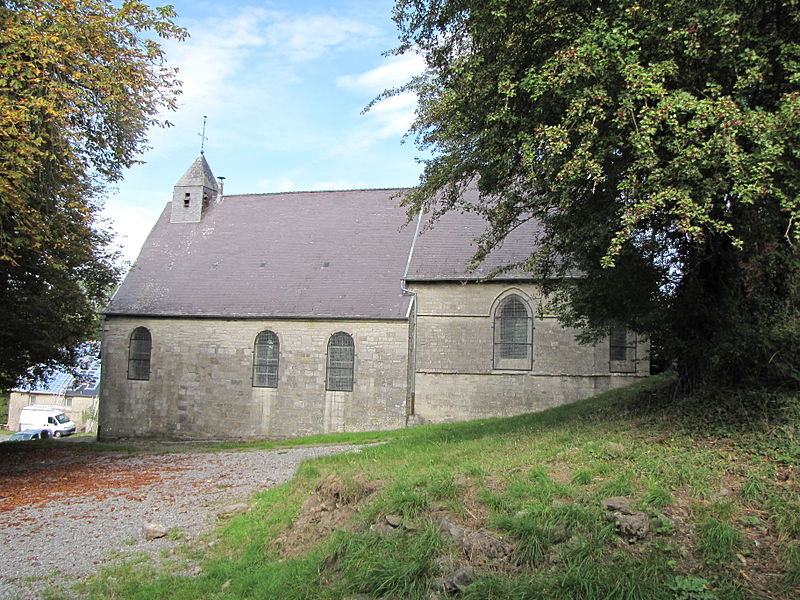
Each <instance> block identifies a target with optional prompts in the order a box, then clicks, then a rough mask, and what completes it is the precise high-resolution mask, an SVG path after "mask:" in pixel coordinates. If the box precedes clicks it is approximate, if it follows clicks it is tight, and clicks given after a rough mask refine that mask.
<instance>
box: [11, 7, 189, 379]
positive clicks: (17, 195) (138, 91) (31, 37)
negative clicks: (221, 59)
mask: <svg viewBox="0 0 800 600" xmlns="http://www.w3.org/2000/svg"><path fill="white" fill-rule="evenodd" d="M174 16H175V13H174V12H173V10H172V8H171V7H164V8H156V9H151V8H149V7H147V6H146V5H144V4H143V3H141V2H138V1H136V0H124V1H123V2H121V3H120V2H112V1H110V0H0V389H3V388H6V387H8V386H9V385H11V384H13V383H14V382H15V381H16V380H17V378H18V377H19V376H21V375H22V374H24V373H25V372H26V370H27V369H28V368H29V367H32V366H37V365H38V366H39V367H48V366H53V365H55V364H59V363H60V364H70V363H71V362H72V361H73V360H74V358H75V348H76V346H77V344H78V343H79V342H80V341H82V340H85V339H87V338H91V337H92V336H94V335H95V333H96V332H95V330H94V328H95V327H96V319H95V315H96V310H97V308H98V307H99V306H100V305H101V304H102V303H103V302H104V300H105V297H106V294H107V291H108V290H109V289H110V288H111V287H112V286H113V284H114V282H115V281H116V278H117V276H118V272H117V268H116V267H115V266H114V256H113V253H112V252H111V250H110V249H109V248H110V246H109V241H110V240H109V235H108V234H107V233H105V232H104V231H103V230H102V229H101V228H100V227H99V224H98V210H99V208H100V199H101V198H102V194H103V191H104V189H105V187H106V186H107V185H108V184H109V183H110V182H113V181H115V180H118V179H119V178H120V177H121V175H122V172H123V170H124V169H125V168H127V167H129V166H130V165H131V164H133V163H134V162H135V159H136V156H137V154H138V153H139V152H140V151H141V150H142V149H143V148H144V144H145V143H146V137H145V136H146V131H147V128H148V127H150V126H152V125H154V124H157V123H159V112H160V111H161V110H163V109H165V108H167V109H168V108H173V107H174V102H175V98H176V94H177V93H178V91H179V89H178V82H177V81H176V79H175V72H174V70H172V69H170V68H168V67H167V66H166V65H165V64H164V61H163V52H162V49H161V48H160V46H159V44H158V42H157V41H156V40H158V38H159V36H160V37H161V38H178V39H181V38H183V37H184V36H185V32H184V30H183V29H181V28H179V27H177V26H176V25H175V24H174V23H173V20H172V19H173V18H174Z"/></svg>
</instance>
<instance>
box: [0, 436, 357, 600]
mask: <svg viewBox="0 0 800 600" xmlns="http://www.w3.org/2000/svg"><path fill="white" fill-rule="evenodd" d="M351 450H356V451H357V448H355V449H354V448H353V447H350V446H326V447H316V448H296V449H291V450H280V451H274V450H273V451H266V450H257V451H248V452H223V453H198V452H193V453H192V452H181V453H177V454H141V453H125V454H120V453H112V452H107V453H99V452H93V451H90V450H89V449H88V448H86V447H84V446H83V444H75V443H69V442H66V441H52V442H45V443H41V444H36V443H31V444H27V443H20V444H9V443H2V444H0V546H1V547H2V548H3V550H2V552H0V598H3V599H4V598H22V599H24V598H39V597H41V593H42V590H43V589H44V588H46V587H48V586H55V587H67V588H68V587H69V586H70V585H71V584H72V583H74V582H75V581H76V580H80V579H82V578H84V577H85V576H87V575H90V574H92V573H94V572H96V571H97V569H98V568H99V567H100V566H102V565H103V564H106V563H108V561H109V560H110V559H109V557H110V556H111V555H114V556H117V557H120V556H121V557H123V558H124V557H125V556H126V555H127V556H133V555H141V554H142V553H143V552H144V553H147V554H149V555H150V556H154V557H158V556H160V555H162V553H163V552H165V551H169V550H170V549H171V548H173V547H174V546H176V545H177V542H174V541H172V540H171V539H170V537H166V538H162V539H159V540H152V541H146V540H145V539H144V538H143V535H142V526H143V524H144V523H149V522H153V523H158V524H160V525H163V526H164V527H166V528H167V529H169V530H172V531H175V532H177V533H179V534H180V535H177V536H172V537H179V538H181V539H183V540H192V539H195V538H197V537H198V536H200V535H202V534H203V533H204V532H207V531H209V530H210V528H211V527H213V525H214V523H215V521H216V517H217V514H218V513H219V512H220V510H221V509H222V508H223V507H224V506H225V505H227V504H230V503H232V502H237V501H243V500H245V501H246V500H247V499H249V498H250V496H252V494H253V493H254V492H256V491H258V490H260V489H264V488H267V487H270V486H273V485H276V484H278V483H283V482H284V481H287V480H288V479H290V478H291V477H292V475H293V474H294V471H295V469H296V468H297V465H298V464H300V462H302V461H303V460H305V459H307V458H313V457H317V456H326V455H330V454H336V453H339V452H344V451H351Z"/></svg>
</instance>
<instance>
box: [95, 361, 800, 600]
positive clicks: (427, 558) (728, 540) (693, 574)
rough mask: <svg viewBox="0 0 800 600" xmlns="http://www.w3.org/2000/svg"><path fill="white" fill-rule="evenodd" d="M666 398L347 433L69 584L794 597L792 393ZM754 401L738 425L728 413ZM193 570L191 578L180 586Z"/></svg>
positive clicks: (318, 592) (799, 527)
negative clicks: (159, 540)
mask: <svg viewBox="0 0 800 600" xmlns="http://www.w3.org/2000/svg"><path fill="white" fill-rule="evenodd" d="M670 389H671V381H670V380H669V378H666V377H655V378H651V379H649V380H647V381H645V382H642V384H639V385H637V386H635V387H633V388H628V389H626V390H621V391H615V392H611V393H608V394H604V395H602V396H598V397H595V398H592V399H589V400H587V401H583V402H578V403H575V404H572V405H569V406H565V407H561V408H558V409H555V410H550V411H547V412H544V413H539V414H533V415H524V416H521V417H516V418H511V419H495V420H485V421H477V422H471V423H462V424H453V425H438V426H424V427H419V428H413V429H410V430H404V431H401V432H389V433H385V434H369V436H362V437H361V439H362V440H363V439H369V440H373V439H383V440H389V441H388V443H386V444H385V445H382V446H377V447H370V448H365V449H364V450H363V451H362V452H361V453H360V454H357V455H342V456H335V457H329V458H323V459H318V460H315V461H312V462H308V463H305V464H304V465H303V467H302V468H301V470H300V473H299V474H298V477H297V478H296V479H295V480H294V481H293V482H291V483H289V484H286V485H283V486H280V487H278V488H274V489H271V490H269V491H268V492H266V493H263V494H261V495H259V496H258V497H257V498H256V499H255V500H254V503H253V510H252V511H251V512H250V513H249V514H246V515H243V516H241V517H237V518H235V519H234V520H232V521H231V522H229V523H228V524H227V525H226V526H225V527H224V528H223V529H222V530H221V531H220V532H219V533H218V536H219V539H218V540H217V541H216V542H215V543H214V544H213V546H211V547H209V545H208V544H204V545H202V546H199V545H198V546H195V547H193V548H187V549H186V551H185V552H184V553H183V554H182V555H180V556H177V557H175V561H174V562H173V563H172V566H171V567H170V566H167V567H164V566H162V567H159V568H157V569H156V568H155V567H153V566H152V565H149V564H148V563H144V564H136V563H135V562H132V563H130V564H127V565H125V566H123V567H118V568H115V569H113V570H109V571H104V572H103V573H102V574H101V575H99V576H98V577H96V578H94V579H93V580H92V581H91V582H90V583H89V584H88V586H87V588H86V589H85V590H84V591H86V592H87V593H88V594H89V595H90V596H91V597H96V598H143V599H144V598H146V599H151V598H165V599H167V598H169V599H182V598H186V599H195V598H280V599H287V600H289V599H295V598H297V599H299V598H330V599H340V598H348V597H354V598H359V599H361V598H364V599H367V598H398V599H400V598H411V599H413V598H418V599H428V598H432V597H434V598H435V597H439V596H437V595H436V594H437V593H438V592H437V591H438V590H440V589H441V583H440V582H439V581H437V578H440V577H443V576H444V577H446V576H447V575H449V574H452V573H453V572H454V571H455V570H457V569H458V568H460V567H463V566H471V567H473V568H474V573H475V579H473V581H472V583H471V584H470V585H468V586H465V587H464V588H463V590H462V592H461V593H460V594H459V595H458V597H459V598H465V599H477V598H480V599H491V598H497V599H520V600H521V599H527V598H530V599H537V600H538V599H548V598H553V599H555V598H558V599H573V598H587V599H599V598H613V599H617V598H619V599H628V598H630V599H642V600H644V599H648V600H650V599H659V598H664V599H671V600H681V599H684V600H694V599H697V600H699V599H713V598H719V599H728V598H786V599H788V598H796V597H798V595H800V543H798V539H800V500H799V499H798V483H799V482H798V479H800V471H799V470H798V464H799V463H800V445H798V425H800V399H798V398H797V397H791V396H785V395H784V396H779V395H773V396H768V395H764V394H756V393H739V394H736V395H735V397H731V396H730V395H722V394H718V396H717V397H716V398H707V399H705V401H703V400H698V399H696V398H695V399H693V400H692V401H691V402H688V401H687V402H681V401H680V400H679V399H676V398H672V397H671V395H670V394H671V392H670ZM667 400H669V401H670V408H669V409H661V408H658V407H660V406H663V405H664V404H665V403H666V402H667ZM754 403H758V404H760V406H759V410H758V415H759V416H758V417H757V418H752V417H751V416H750V415H752V414H753V412H752V411H751V410H749V409H747V410H746V409H745V407H749V406H752V405H753V404H754ZM344 437H345V438H346V437H347V436H344ZM355 437H359V436H355ZM317 439H318V441H325V440H326V439H329V438H325V437H322V438H317ZM337 439H339V440H342V436H339V437H338V438H337ZM609 496H627V497H629V498H631V499H632V500H633V503H634V506H635V507H636V508H638V509H641V510H642V511H645V512H647V513H648V514H650V515H651V516H653V517H654V521H653V522H654V525H655V531H654V532H653V533H652V534H650V535H649V536H648V537H647V538H646V539H645V540H643V541H637V542H634V543H629V542H628V541H626V540H623V539H621V538H620V537H619V535H618V534H617V532H616V528H615V524H614V523H613V522H610V521H609V520H608V518H607V517H606V515H605V513H604V511H603V509H602V507H601V504H600V502H601V500H602V499H603V498H606V497H609ZM386 515H396V516H397V517H399V518H401V520H402V521H403V525H402V526H400V527H398V528H397V529H391V528H390V527H388V526H387V525H386ZM443 515H444V516H446V517H447V518H448V519H450V520H451V522H454V523H458V524H460V525H461V526H463V527H465V528H466V529H467V531H472V532H476V531H485V532H489V533H490V534H491V535H492V536H495V537H496V538H502V539H503V540H504V542H505V544H506V548H507V549H509V548H510V549H512V552H511V554H510V555H504V554H503V553H502V552H500V553H499V555H498V556H491V557H490V556H488V555H487V554H486V553H483V552H481V553H477V554H476V553H472V555H470V552H468V551H465V550H464V549H463V548H462V547H459V546H458V545H457V544H456V543H455V542H454V541H453V539H452V538H450V537H448V536H447V535H443V534H442V533H441V532H440V530H439V528H437V526H436V525H435V524H434V522H435V520H436V519H437V518H440V517H441V516H443ZM292 523H294V524H293V525H292ZM489 554H492V553H491V552H490V553H489ZM495 554H497V553H495ZM197 563H199V564H201V566H202V571H201V572H200V574H199V575H198V576H196V577H187V576H185V575H182V574H181V573H183V572H184V571H182V569H183V568H184V567H185V566H186V564H197ZM432 592H433V595H431V593H432ZM358 594H361V595H358ZM441 597H445V596H441Z"/></svg>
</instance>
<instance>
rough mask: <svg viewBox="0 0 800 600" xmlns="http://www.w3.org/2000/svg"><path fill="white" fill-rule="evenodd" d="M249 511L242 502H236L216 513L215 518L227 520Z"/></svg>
mask: <svg viewBox="0 0 800 600" xmlns="http://www.w3.org/2000/svg"><path fill="white" fill-rule="evenodd" d="M249 510H250V507H249V506H248V505H247V504H245V503H244V502H236V503H234V504H228V505H227V506H224V507H222V510H220V511H219V512H218V513H217V518H220V519H229V518H230V517H233V516H235V515H241V514H244V513H246V512H248V511H249Z"/></svg>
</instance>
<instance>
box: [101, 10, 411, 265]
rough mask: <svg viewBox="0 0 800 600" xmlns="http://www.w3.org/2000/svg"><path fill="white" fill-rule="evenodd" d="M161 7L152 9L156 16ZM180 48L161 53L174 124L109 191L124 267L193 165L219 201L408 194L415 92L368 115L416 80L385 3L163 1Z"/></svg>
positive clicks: (155, 135)
mask: <svg viewBox="0 0 800 600" xmlns="http://www.w3.org/2000/svg"><path fill="white" fill-rule="evenodd" d="M164 3H166V1H165V2H150V4H151V5H161V4H164ZM170 3H171V4H173V5H174V7H175V9H176V11H177V12H178V15H179V16H178V18H177V23H178V24H179V25H181V26H183V27H185V28H186V29H187V30H188V32H189V34H190V36H191V37H190V38H189V39H188V40H186V41H184V42H173V41H167V42H164V43H163V44H162V46H163V47H164V50H165V52H166V57H167V61H168V63H169V64H170V65H172V66H176V67H178V68H179V70H180V74H179V79H180V80H181V81H182V82H183V86H182V89H183V93H182V95H181V96H180V98H179V100H178V110H177V111H175V112H167V113H164V114H163V115H162V116H163V117H164V118H166V119H168V120H169V121H170V122H172V123H173V124H174V125H173V126H172V127H169V128H154V129H151V130H150V132H149V136H148V137H149V144H148V145H149V147H150V149H149V150H148V151H146V152H145V153H144V154H142V155H141V156H140V157H139V159H140V160H142V161H143V163H142V164H138V165H135V166H134V167H132V168H131V169H129V170H128V171H126V173H125V175H124V180H123V181H122V182H119V183H117V184H116V185H115V186H114V188H113V189H111V191H110V193H109V194H108V197H107V198H106V200H105V208H104V210H103V217H104V218H105V219H107V221H108V225H109V226H110V227H111V229H113V231H114V232H116V234H117V238H116V242H117V245H118V246H119V247H120V248H121V250H122V253H123V259H124V260H127V261H129V262H133V260H134V259H135V258H136V256H137V255H138V253H139V249H140V248H141V246H142V243H143V242H144V240H145V238H146V237H147V234H148V233H149V231H150V229H151V228H152V226H153V225H154V224H155V221H156V219H157V218H158V216H159V214H160V213H161V211H162V210H163V209H164V206H165V205H166V203H167V202H169V201H170V200H171V198H172V188H173V186H174V185H175V183H176V182H177V181H178V179H179V178H180V177H181V175H183V173H184V171H186V169H187V168H188V167H189V165H191V164H192V162H194V160H195V159H196V158H197V156H198V155H199V154H200V149H201V143H203V138H202V135H201V131H202V129H203V117H204V116H206V117H207V124H206V134H205V137H206V139H205V141H204V145H205V148H204V154H205V157H206V160H208V163H209V165H210V167H211V170H212V171H213V172H214V175H215V176H217V177H219V176H224V177H225V195H229V194H250V193H264V192H284V191H308V190H341V189H362V188H393V187H407V186H413V185H415V184H416V183H418V181H419V175H420V173H421V170H422V167H421V165H420V164H419V161H418V160H417V159H418V158H419V157H421V156H422V155H423V153H422V152H421V151H420V150H418V149H417V148H416V147H415V146H414V140H413V139H412V138H408V139H406V140H405V141H404V133H405V132H406V131H407V130H408V128H409V126H410V125H411V122H412V120H413V117H414V108H415V98H414V96H413V95H411V94H404V95H400V96H397V97H393V98H390V99H387V100H384V101H381V102H380V103H378V104H377V105H376V106H375V107H374V108H372V109H371V110H370V111H368V112H367V113H364V112H363V111H364V108H365V107H366V106H367V104H368V103H369V102H370V101H371V100H372V99H373V98H375V97H376V96H377V95H378V94H380V93H381V92H382V91H383V90H385V89H387V88H392V87H395V86H399V85H402V84H404V83H406V82H407V81H408V80H409V79H410V78H411V77H412V76H413V75H414V74H417V73H419V72H421V71H422V69H423V63H422V59H420V58H419V57H416V56H410V57H396V56H389V57H387V56H384V53H385V52H386V51H388V50H391V49H393V48H394V47H395V46H396V45H397V30H396V27H395V24H394V22H393V21H392V20H391V12H392V6H393V2H391V1H389V0H327V1H324V2H322V1H319V2H318V1H314V0H276V1H262V0H250V1H247V0H233V1H223V0H214V1H211V0H209V1H203V0H200V1H198V0H172V1H171V2H170Z"/></svg>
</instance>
